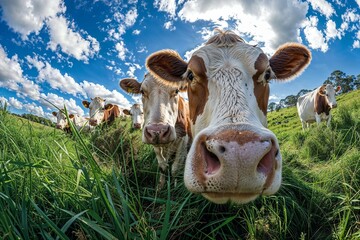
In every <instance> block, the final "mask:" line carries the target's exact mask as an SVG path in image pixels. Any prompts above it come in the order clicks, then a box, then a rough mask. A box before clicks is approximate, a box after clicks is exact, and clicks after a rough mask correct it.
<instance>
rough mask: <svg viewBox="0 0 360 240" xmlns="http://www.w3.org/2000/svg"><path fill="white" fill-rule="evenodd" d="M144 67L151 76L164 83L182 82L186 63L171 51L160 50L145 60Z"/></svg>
mask: <svg viewBox="0 0 360 240" xmlns="http://www.w3.org/2000/svg"><path fill="white" fill-rule="evenodd" d="M146 67H147V69H148V70H149V71H150V73H151V74H153V75H154V76H156V77H158V78H160V79H161V80H163V81H165V83H166V82H179V81H183V80H184V79H183V74H184V73H185V72H186V69H187V63H186V62H185V61H184V60H182V58H181V57H180V55H179V54H178V53H177V52H175V51H173V50H161V51H158V52H155V53H153V54H151V55H150V56H149V57H148V58H147V59H146Z"/></svg>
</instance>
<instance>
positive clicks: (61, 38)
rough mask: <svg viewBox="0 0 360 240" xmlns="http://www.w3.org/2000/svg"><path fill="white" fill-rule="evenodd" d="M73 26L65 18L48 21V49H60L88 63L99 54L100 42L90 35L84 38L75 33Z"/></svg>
mask: <svg viewBox="0 0 360 240" xmlns="http://www.w3.org/2000/svg"><path fill="white" fill-rule="evenodd" d="M73 25H74V24H70V23H69V22H68V21H67V19H66V18H65V17H64V16H57V17H52V18H50V19H49V20H48V26H49V33H50V41H49V43H48V47H49V48H50V49H51V50H53V51H57V49H58V48H59V49H60V50H61V51H62V52H63V53H65V54H68V55H70V56H72V57H74V58H76V59H77V60H82V61H85V62H87V61H88V60H89V58H92V57H93V56H94V55H95V54H96V53H97V52H99V50H100V45H99V42H98V41H97V40H96V39H95V38H93V37H91V36H90V35H88V36H87V37H86V38H83V37H82V36H81V35H80V33H78V32H76V31H74V29H73V28H74V27H73Z"/></svg>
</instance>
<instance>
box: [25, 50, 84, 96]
mask: <svg viewBox="0 0 360 240" xmlns="http://www.w3.org/2000/svg"><path fill="white" fill-rule="evenodd" d="M26 59H27V61H28V63H29V64H31V65H33V66H34V67H36V68H37V70H38V72H39V75H38V77H37V78H38V80H39V81H40V82H47V83H48V84H49V85H50V86H51V88H53V89H58V90H60V91H61V92H63V93H67V94H71V95H73V96H77V95H79V94H80V95H82V96H84V97H86V94H85V92H84V90H83V89H82V88H81V86H80V84H78V83H77V82H76V81H75V79H74V78H72V77H71V76H69V75H68V74H67V73H65V74H62V73H61V72H60V70H59V69H56V68H53V67H52V66H51V65H50V63H48V62H46V61H45V62H42V61H40V60H39V59H38V57H37V56H35V57H33V58H32V57H30V56H26Z"/></svg>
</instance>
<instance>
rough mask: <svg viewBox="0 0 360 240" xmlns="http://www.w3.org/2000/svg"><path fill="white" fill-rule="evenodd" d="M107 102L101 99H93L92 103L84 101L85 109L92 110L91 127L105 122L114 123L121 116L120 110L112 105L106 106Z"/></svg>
mask: <svg viewBox="0 0 360 240" xmlns="http://www.w3.org/2000/svg"><path fill="white" fill-rule="evenodd" d="M105 101H106V100H105V99H102V98H101V97H95V98H91V102H88V101H82V104H83V105H84V107H85V108H89V109H90V120H89V124H90V125H91V126H97V125H99V124H101V123H104V122H107V123H112V122H113V121H115V119H116V118H117V117H119V116H120V108H119V107H118V106H117V105H113V104H111V103H108V104H106V105H105Z"/></svg>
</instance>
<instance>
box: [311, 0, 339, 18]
mask: <svg viewBox="0 0 360 240" xmlns="http://www.w3.org/2000/svg"><path fill="white" fill-rule="evenodd" d="M308 1H309V2H310V4H311V6H312V8H313V9H314V10H315V11H318V12H320V13H322V14H324V15H325V16H326V17H327V18H330V17H331V16H332V15H333V14H334V13H335V10H334V8H333V7H332V5H331V4H330V3H329V2H327V1H326V0H308Z"/></svg>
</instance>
